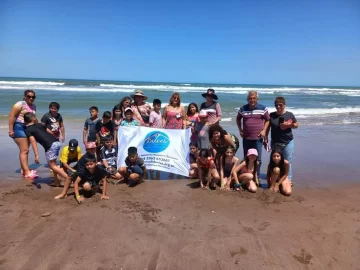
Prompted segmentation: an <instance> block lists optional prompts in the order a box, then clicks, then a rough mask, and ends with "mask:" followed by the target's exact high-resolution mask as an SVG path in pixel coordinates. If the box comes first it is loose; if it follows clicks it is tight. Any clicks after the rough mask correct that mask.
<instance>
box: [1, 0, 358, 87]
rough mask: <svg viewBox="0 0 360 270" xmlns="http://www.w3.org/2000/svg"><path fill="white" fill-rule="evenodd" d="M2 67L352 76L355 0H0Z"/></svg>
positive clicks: (315, 81)
mask: <svg viewBox="0 0 360 270" xmlns="http://www.w3.org/2000/svg"><path fill="white" fill-rule="evenodd" d="M0 76H13V77H41V78H79V79H80V78H83V79H110V80H133V81H165V82H170V81H173V82H213V83H244V84H245V83H250V84H251V83H256V84H298V85H299V84H300V85H360V1H357V0H354V1H350V0H343V1H340V0H337V1H333V0H327V1H325V0H303V1H292V0H287V1H282V0H264V1H256V0H252V1H241V0H237V1H228V0H221V1H220V0H207V1H203V0H201V1H196V0H192V1H190V0H182V1H173V0H162V1H160V0H158V1H157V0H142V1H139V0H132V1H110V0H109V1H90V0H87V1H84V0H81V1H76V0H72V1H65V0H58V1H48V0H46V1H45V0H44V1H40V0H31V1H29V0H0Z"/></svg>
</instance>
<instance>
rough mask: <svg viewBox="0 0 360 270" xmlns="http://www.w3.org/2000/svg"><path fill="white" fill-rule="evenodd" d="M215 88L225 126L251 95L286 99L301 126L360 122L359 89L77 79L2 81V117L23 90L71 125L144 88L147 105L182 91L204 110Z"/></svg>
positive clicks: (39, 105)
mask: <svg viewBox="0 0 360 270" xmlns="http://www.w3.org/2000/svg"><path fill="white" fill-rule="evenodd" d="M210 87H211V88H213V89H215V91H216V94H217V95H218V97H219V100H218V101H219V102H220V105H221V108H222V111H223V120H222V122H223V123H224V124H226V125H229V124H230V125H232V124H234V123H235V119H236V115H237V110H238V108H239V107H240V106H241V105H243V104H245V103H246V96H247V92H248V91H250V90H256V91H258V92H259V94H260V97H259V102H260V103H262V104H264V105H266V106H268V108H269V111H274V110H275V108H274V106H273V102H274V99H275V97H277V96H283V97H285V99H286V102H287V110H288V111H291V112H293V113H294V114H295V116H296V118H297V119H298V121H299V122H301V125H334V124H336V125H338V124H341V125H342V124H346V125H351V124H359V123H360V87H340V86H339V87H329V86H289V85H256V84H253V85H242V84H211V83H167V82H166V83H165V82H158V83H154V82H124V81H100V80H73V79H71V80H70V79H38V78H31V79H30V78H1V77H0V94H1V99H0V115H1V116H3V117H4V116H7V115H8V113H9V111H10V109H11V107H12V105H13V104H14V103H15V102H16V101H18V100H21V98H22V91H23V90H25V89H34V90H35V91H36V96H37V99H36V105H37V108H38V109H37V110H38V115H39V116H40V115H42V114H43V113H45V112H47V111H48V104H49V103H50V102H51V101H56V102H58V103H60V105H61V108H60V113H61V114H62V115H63V116H64V118H65V121H66V118H70V119H72V120H84V119H85V118H86V117H87V116H88V108H89V107H90V106H93V105H95V106H98V107H99V109H100V111H101V112H103V111H105V110H111V109H112V108H113V106H114V105H116V104H117V103H118V102H119V101H120V100H121V99H122V98H123V97H124V96H129V95H131V94H132V93H133V92H134V90H135V89H141V90H143V91H144V93H145V94H146V95H147V96H148V97H149V99H148V102H150V103H151V102H152V100H153V99H154V98H159V99H160V100H161V101H162V102H163V106H165V105H166V104H167V103H168V101H169V98H170V96H171V94H172V93H173V92H179V93H180V95H181V101H182V104H183V105H184V106H187V105H188V104H189V103H190V102H196V103H197V104H198V105H200V104H201V103H202V102H203V101H204V98H203V97H202V96H201V93H204V92H205V91H206V90H207V89H208V88H210Z"/></svg>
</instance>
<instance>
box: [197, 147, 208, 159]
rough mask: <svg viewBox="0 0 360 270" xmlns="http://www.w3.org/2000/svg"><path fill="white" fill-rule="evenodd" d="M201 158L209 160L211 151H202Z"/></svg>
mask: <svg viewBox="0 0 360 270" xmlns="http://www.w3.org/2000/svg"><path fill="white" fill-rule="evenodd" d="M199 157H200V158H208V157H210V153H209V149H200V152H199Z"/></svg>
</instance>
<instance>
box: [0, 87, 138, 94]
mask: <svg viewBox="0 0 360 270" xmlns="http://www.w3.org/2000/svg"><path fill="white" fill-rule="evenodd" d="M0 89H13V90H24V89H25V87H23V86H3V85H0ZM35 90H36V91H38V90H50V91H51V90H58V91H69V92H119V93H132V92H134V90H133V89H118V88H95V87H66V86H64V87H58V86H57V87H51V86H40V87H36V89H35Z"/></svg>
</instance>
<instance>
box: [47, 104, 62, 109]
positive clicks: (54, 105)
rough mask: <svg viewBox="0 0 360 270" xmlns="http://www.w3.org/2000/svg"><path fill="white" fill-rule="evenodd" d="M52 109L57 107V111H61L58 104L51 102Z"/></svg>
mask: <svg viewBox="0 0 360 270" xmlns="http://www.w3.org/2000/svg"><path fill="white" fill-rule="evenodd" d="M51 107H55V108H56V109H58V110H59V109H60V104H59V103H57V102H51V103H50V105H49V109H50V108H51Z"/></svg>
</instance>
